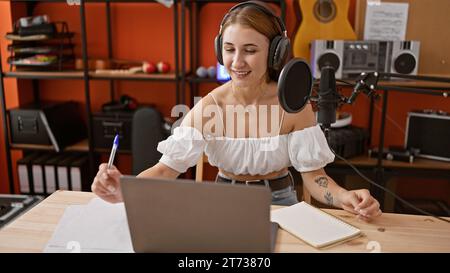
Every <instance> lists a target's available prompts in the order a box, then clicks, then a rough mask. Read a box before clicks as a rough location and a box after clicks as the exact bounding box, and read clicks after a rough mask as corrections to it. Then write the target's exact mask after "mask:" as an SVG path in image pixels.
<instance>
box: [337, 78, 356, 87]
mask: <svg viewBox="0 0 450 273" xmlns="http://www.w3.org/2000/svg"><path fill="white" fill-rule="evenodd" d="M336 81H337V82H342V83H345V84H347V85H349V86H354V85H355V84H353V83H351V82H348V81H344V80H339V79H336Z"/></svg>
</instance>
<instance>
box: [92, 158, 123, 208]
mask: <svg viewBox="0 0 450 273" xmlns="http://www.w3.org/2000/svg"><path fill="white" fill-rule="evenodd" d="M121 175H122V174H121V173H120V172H119V170H118V169H117V168H116V167H115V166H112V167H111V168H110V169H108V164H106V163H103V164H101V165H100V166H99V168H98V172H97V175H96V176H95V178H94V182H93V183H92V185H91V190H92V192H93V193H95V194H96V195H97V196H98V197H100V198H101V199H103V200H105V201H107V202H110V203H118V202H123V199H122V190H121V189H120V182H119V178H120V176H121Z"/></svg>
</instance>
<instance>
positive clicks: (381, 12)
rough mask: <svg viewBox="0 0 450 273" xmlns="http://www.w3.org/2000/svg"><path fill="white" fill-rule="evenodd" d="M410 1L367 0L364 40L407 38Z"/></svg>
mask: <svg viewBox="0 0 450 273" xmlns="http://www.w3.org/2000/svg"><path fill="white" fill-rule="evenodd" d="M408 8H409V4H408V3H384V2H381V1H379V0H378V1H373V0H368V1H367V8H366V19H365V24H364V40H405V37H406V26H407V22H408Z"/></svg>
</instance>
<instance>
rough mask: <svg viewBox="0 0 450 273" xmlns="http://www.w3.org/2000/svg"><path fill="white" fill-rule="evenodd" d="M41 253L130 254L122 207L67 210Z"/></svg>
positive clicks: (96, 202) (99, 204)
mask: <svg viewBox="0 0 450 273" xmlns="http://www.w3.org/2000/svg"><path fill="white" fill-rule="evenodd" d="M44 252H82V253H84V252H133V246H132V244H131V237H130V232H129V229H128V222H127V217H126V213H125V206H124V204H123V203H119V204H110V203H107V202H105V201H103V200H101V199H99V198H94V199H92V200H91V202H89V203H88V204H87V205H72V206H69V207H67V208H66V210H65V212H64V215H63V216H62V218H61V220H60V221H59V223H58V225H57V227H56V230H55V232H54V233H53V236H52V238H51V239H50V241H49V242H48V243H47V245H46V247H45V249H44Z"/></svg>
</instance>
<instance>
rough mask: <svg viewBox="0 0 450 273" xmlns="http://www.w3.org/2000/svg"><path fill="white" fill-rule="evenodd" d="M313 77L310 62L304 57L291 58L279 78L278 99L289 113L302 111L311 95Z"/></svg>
mask: <svg viewBox="0 0 450 273" xmlns="http://www.w3.org/2000/svg"><path fill="white" fill-rule="evenodd" d="M312 84H313V77H312V73H311V68H310V67H309V65H308V63H307V62H306V61H304V60H302V59H298V58H294V59H292V60H290V61H289V62H288V63H287V64H286V65H285V66H284V68H283V69H282V70H281V73H280V77H279V79H278V100H279V102H280V105H281V107H282V108H283V109H284V110H285V111H286V112H288V113H297V112H300V111H301V110H302V109H303V108H304V107H305V105H306V103H307V102H308V99H309V97H310V95H311V90H312Z"/></svg>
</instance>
